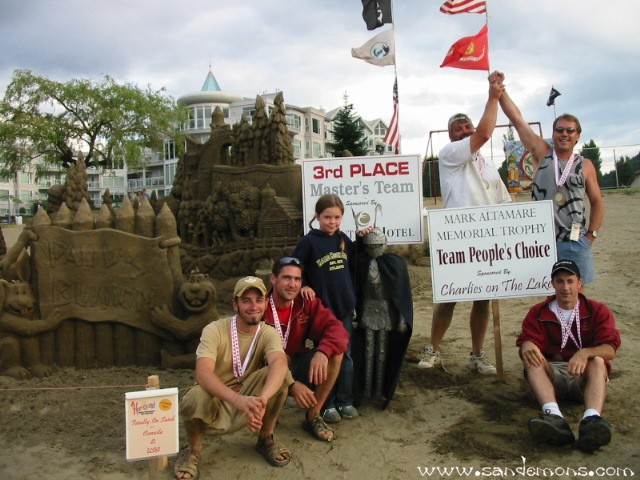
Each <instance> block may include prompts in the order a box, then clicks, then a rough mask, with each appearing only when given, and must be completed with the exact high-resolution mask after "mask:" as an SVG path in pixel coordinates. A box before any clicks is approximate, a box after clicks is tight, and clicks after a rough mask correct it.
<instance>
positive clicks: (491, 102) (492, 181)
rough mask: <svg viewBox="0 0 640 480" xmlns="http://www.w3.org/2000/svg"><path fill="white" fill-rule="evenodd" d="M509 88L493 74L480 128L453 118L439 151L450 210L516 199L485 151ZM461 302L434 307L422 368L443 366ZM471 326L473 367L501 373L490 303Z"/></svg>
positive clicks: (478, 308) (475, 313)
mask: <svg viewBox="0 0 640 480" xmlns="http://www.w3.org/2000/svg"><path fill="white" fill-rule="evenodd" d="M503 90H504V86H503V85H502V83H501V82H499V81H498V78H497V76H496V73H495V72H494V73H492V74H491V75H489V98H488V100H487V104H486V106H485V109H484V113H483V114H482V118H481V119H480V121H479V122H478V126H477V127H474V125H473V122H472V121H471V119H470V118H469V117H468V116H467V115H465V114H464V113H457V114H455V115H453V116H452V117H451V118H450V119H449V122H448V128H449V139H450V140H451V143H449V144H448V145H446V146H445V147H444V148H443V149H442V150H441V151H440V153H439V155H438V157H439V164H440V187H441V191H442V198H443V201H444V208H454V207H475V206H482V205H494V204H497V203H506V202H510V201H511V197H510V196H509V192H508V191H507V189H506V187H505V186H504V183H503V182H502V179H501V178H500V174H499V173H498V170H497V169H496V167H495V166H494V165H493V163H492V162H491V160H490V159H485V158H484V157H483V156H482V155H481V154H480V152H479V150H480V148H481V147H482V146H483V145H484V144H485V143H486V142H487V141H488V140H489V139H490V138H491V135H492V134H493V130H494V128H495V126H496V120H497V116H498V106H499V103H498V102H499V99H500V96H501V95H502V91H503ZM455 306H456V304H455V302H453V303H439V304H436V305H434V307H433V318H432V321H431V344H430V345H427V346H426V347H425V349H424V352H423V355H422V358H421V360H420V362H419V363H418V367H419V368H434V367H436V366H438V365H441V364H442V360H441V357H440V343H441V341H442V338H443V337H444V334H445V333H446V331H447V329H448V328H449V325H451V320H452V319H453V310H454V308H455ZM469 323H470V328H471V353H470V355H469V363H468V366H469V368H470V369H472V370H475V371H478V372H479V373H481V374H483V375H495V374H496V369H495V367H494V366H493V365H491V364H490V363H489V362H488V361H487V359H486V358H485V353H484V350H483V347H484V338H485V335H486V332H487V326H488V325H489V301H488V300H477V301H474V302H473V306H472V308H471V315H470V319H469Z"/></svg>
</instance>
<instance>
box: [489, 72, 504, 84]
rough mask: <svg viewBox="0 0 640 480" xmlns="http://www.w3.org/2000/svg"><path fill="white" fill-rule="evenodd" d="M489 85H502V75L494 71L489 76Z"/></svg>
mask: <svg viewBox="0 0 640 480" xmlns="http://www.w3.org/2000/svg"><path fill="white" fill-rule="evenodd" d="M489 83H498V84H500V85H502V84H503V83H504V73H502V72H499V71H498V70H494V71H493V72H492V73H491V75H489Z"/></svg>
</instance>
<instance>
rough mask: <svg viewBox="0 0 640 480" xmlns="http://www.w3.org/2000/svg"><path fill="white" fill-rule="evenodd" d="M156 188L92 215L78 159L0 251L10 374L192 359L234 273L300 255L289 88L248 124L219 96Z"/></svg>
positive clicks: (1, 319)
mask: <svg viewBox="0 0 640 480" xmlns="http://www.w3.org/2000/svg"><path fill="white" fill-rule="evenodd" d="M151 199H152V200H153V206H152V203H151V202H150V200H149V199H146V198H143V199H142V200H141V201H138V200H136V201H135V206H134V205H133V204H132V203H131V201H130V200H129V199H128V198H125V199H124V202H123V204H122V205H121V207H120V208H119V209H117V210H115V209H114V208H113V207H112V205H111V201H110V196H109V195H108V194H106V193H105V197H104V198H103V200H104V202H103V205H102V208H101V210H100V212H99V213H97V214H96V213H93V212H92V211H91V209H90V206H89V203H88V195H87V188H86V168H85V166H84V160H83V158H82V156H81V155H80V156H79V157H78V160H77V163H76V165H75V166H74V167H73V168H71V169H70V170H69V173H68V176H67V181H66V183H65V185H64V186H57V187H55V188H52V189H51V190H50V192H49V202H48V210H47V212H45V211H44V210H43V209H39V210H38V212H37V213H36V215H35V216H34V218H33V221H32V224H31V225H29V226H28V227H26V228H25V229H24V230H23V232H22V234H21V235H20V238H19V239H18V242H17V243H16V244H15V245H13V246H12V247H11V248H10V249H9V251H7V252H6V254H5V255H4V257H2V260H1V261H0V267H1V270H0V278H1V279H0V302H1V305H2V311H1V312H0V375H10V376H14V377H17V378H28V377H30V376H44V375H48V374H49V373H50V372H51V369H52V368H53V367H54V366H61V367H77V368H96V367H108V366H127V365H161V364H162V365H164V366H167V367H183V366H190V365H192V363H193V359H194V357H193V352H194V351H195V346H196V344H197V340H198V338H199V335H200V332H201V330H202V328H203V326H204V325H206V324H207V323H208V322H210V321H213V320H215V319H217V318H218V314H217V308H216V300H217V298H218V297H222V298H224V299H225V300H228V299H229V298H230V293H229V295H227V292H226V291H225V285H232V284H233V283H235V279H236V278H237V277H240V276H244V275H247V274H255V273H256V271H260V270H261V269H264V265H266V264H269V262H270V261H272V260H274V259H277V258H280V257H281V256H283V255H286V254H288V253H290V252H291V250H292V249H293V247H294V245H295V243H296V242H297V240H298V238H299V236H300V235H301V234H302V231H303V226H302V185H301V171H300V167H299V166H298V165H294V163H293V154H292V147H291V139H290V137H289V134H288V129H287V126H286V117H285V106H284V101H283V97H282V94H281V93H280V94H278V95H277V96H276V98H275V100H274V109H273V111H272V113H271V116H270V117H269V116H268V115H267V110H266V108H265V103H264V101H263V99H262V98H261V97H258V98H257V99H256V108H255V112H254V114H253V116H252V121H251V123H250V122H249V121H248V119H246V118H245V117H243V118H242V119H241V121H240V122H239V123H238V124H236V125H234V126H233V127H231V126H229V125H225V124H224V119H223V114H222V111H221V110H220V109H219V108H217V109H216V110H215V112H214V113H213V115H212V123H211V136H210V138H209V140H208V141H207V142H205V143H204V144H198V143H197V142H195V141H194V140H192V139H191V140H189V141H188V148H187V151H186V153H185V155H184V156H183V158H181V160H180V161H179V163H178V167H177V174H176V179H175V182H174V188H173V190H172V194H171V196H170V197H168V198H166V199H163V201H157V199H156V198H155V195H152V198H151ZM154 207H155V209H154ZM225 282H226V283H225ZM220 289H221V290H222V293H221V294H220V295H219V294H218V290H220Z"/></svg>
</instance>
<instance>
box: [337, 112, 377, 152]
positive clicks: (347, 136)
mask: <svg viewBox="0 0 640 480" xmlns="http://www.w3.org/2000/svg"><path fill="white" fill-rule="evenodd" d="M344 150H349V151H350V152H351V153H352V154H353V155H354V156H356V157H359V156H363V155H367V153H368V152H367V139H366V137H365V134H364V128H362V125H360V123H359V122H358V119H357V118H356V117H355V115H354V113H353V104H348V105H345V106H344V107H342V108H341V109H340V111H339V112H338V114H337V115H336V118H335V119H334V121H333V144H332V146H331V154H332V155H333V156H334V157H342V156H343V153H342V152H343V151H344Z"/></svg>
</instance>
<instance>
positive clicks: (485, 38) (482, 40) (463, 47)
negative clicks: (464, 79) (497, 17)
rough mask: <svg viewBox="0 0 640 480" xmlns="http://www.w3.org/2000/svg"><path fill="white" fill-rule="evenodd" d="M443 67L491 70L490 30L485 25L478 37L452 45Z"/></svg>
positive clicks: (463, 39) (464, 39) (467, 38)
mask: <svg viewBox="0 0 640 480" xmlns="http://www.w3.org/2000/svg"><path fill="white" fill-rule="evenodd" d="M442 67H452V68H464V69H467V70H489V29H488V28H487V26H486V25H485V26H484V27H482V30H480V31H479V32H478V34H477V35H474V36H471V37H464V38H461V39H460V40H458V41H457V42H456V43H454V44H453V45H451V48H450V49H449V51H448V52H447V55H446V56H445V57H444V60H443V61H442V65H440V68H442Z"/></svg>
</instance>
